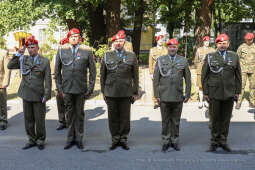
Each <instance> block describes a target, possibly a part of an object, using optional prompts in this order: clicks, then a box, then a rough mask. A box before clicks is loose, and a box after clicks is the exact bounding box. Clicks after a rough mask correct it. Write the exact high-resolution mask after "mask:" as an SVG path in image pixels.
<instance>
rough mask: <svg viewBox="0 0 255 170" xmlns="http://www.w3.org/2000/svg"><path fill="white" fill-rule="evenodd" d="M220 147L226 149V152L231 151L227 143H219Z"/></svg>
mask: <svg viewBox="0 0 255 170" xmlns="http://www.w3.org/2000/svg"><path fill="white" fill-rule="evenodd" d="M220 147H221V148H222V149H223V150H224V151H226V152H231V151H232V150H231V148H230V147H229V146H228V144H220Z"/></svg>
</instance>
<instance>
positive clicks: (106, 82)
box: [100, 33, 138, 150]
mask: <svg viewBox="0 0 255 170" xmlns="http://www.w3.org/2000/svg"><path fill="white" fill-rule="evenodd" d="M124 38H125V36H124V35H123V34H121V33H118V34H117V35H115V36H113V38H112V41H113V42H114V50H113V51H109V52H106V53H105V55H104V59H103V61H102V63H101V70H100V83H101V91H102V93H103V96H104V99H105V101H106V104H107V107H108V119H109V128H110V133H111V136H112V145H111V147H110V150H113V149H116V147H118V146H121V147H122V148H123V149H125V150H128V149H129V147H128V144H127V142H128V135H129V132H130V107H131V102H134V100H135V99H136V95H138V63H137V59H136V56H135V54H134V53H133V52H128V51H126V50H125V49H124V44H125V39H124Z"/></svg>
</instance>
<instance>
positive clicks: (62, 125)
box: [56, 123, 66, 130]
mask: <svg viewBox="0 0 255 170" xmlns="http://www.w3.org/2000/svg"><path fill="white" fill-rule="evenodd" d="M65 128H66V125H65V124H63V123H60V124H59V125H58V127H57V129H56V130H63V129H65Z"/></svg>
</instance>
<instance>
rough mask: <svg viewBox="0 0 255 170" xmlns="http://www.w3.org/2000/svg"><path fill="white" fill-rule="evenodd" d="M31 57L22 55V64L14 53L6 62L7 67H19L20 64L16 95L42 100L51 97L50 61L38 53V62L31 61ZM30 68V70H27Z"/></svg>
mask: <svg viewBox="0 0 255 170" xmlns="http://www.w3.org/2000/svg"><path fill="white" fill-rule="evenodd" d="M33 62H34V61H33V58H31V57H30V56H26V55H25V56H24V58H23V64H22V63H21V62H20V57H18V56H16V55H14V56H13V58H12V59H11V60H10V62H9V63H8V66H7V67H8V68H9V69H20V65H21V64H22V67H23V71H24V72H28V73H27V74H25V75H23V74H22V81H21V83H20V86H19V90H18V96H19V97H21V98H22V99H24V100H27V101H35V102H39V101H42V99H43V98H45V99H46V100H49V99H50V98H51V70H50V62H49V60H48V59H47V58H45V57H42V56H40V55H39V54H38V62H39V63H37V62H35V63H33ZM29 70H30V71H29Z"/></svg>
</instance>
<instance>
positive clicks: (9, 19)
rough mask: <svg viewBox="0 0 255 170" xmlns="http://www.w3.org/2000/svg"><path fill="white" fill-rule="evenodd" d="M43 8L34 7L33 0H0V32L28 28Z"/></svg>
mask: <svg viewBox="0 0 255 170" xmlns="http://www.w3.org/2000/svg"><path fill="white" fill-rule="evenodd" d="M45 10H46V9H45V8H43V7H42V8H41V7H39V6H38V7H36V8H35V7H34V3H33V0H26V1H22V0H2V1H1V2H0V18H1V20H0V34H1V35H5V34H6V33H8V32H10V31H13V30H16V29H20V28H22V27H25V28H28V25H31V24H33V23H35V21H36V20H38V19H39V18H40V17H41V16H42V14H43V13H44V12H45Z"/></svg>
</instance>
